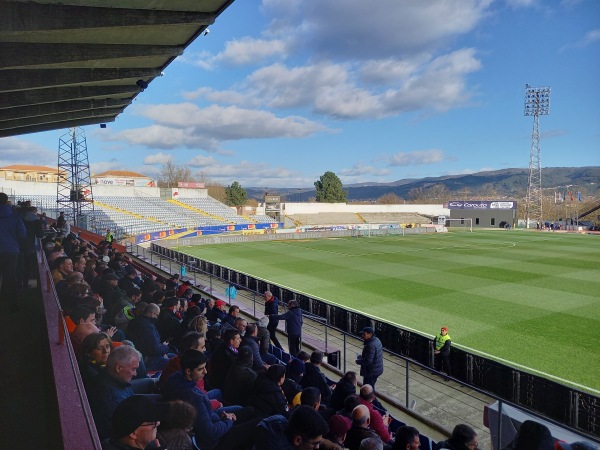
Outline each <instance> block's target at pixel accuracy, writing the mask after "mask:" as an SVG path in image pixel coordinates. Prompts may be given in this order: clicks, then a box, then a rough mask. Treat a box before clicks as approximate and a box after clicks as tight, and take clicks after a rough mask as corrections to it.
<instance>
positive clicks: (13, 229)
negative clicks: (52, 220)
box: [0, 192, 27, 312]
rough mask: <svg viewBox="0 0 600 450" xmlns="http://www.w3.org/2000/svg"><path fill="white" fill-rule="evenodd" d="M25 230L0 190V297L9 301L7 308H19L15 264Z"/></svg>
mask: <svg viewBox="0 0 600 450" xmlns="http://www.w3.org/2000/svg"><path fill="white" fill-rule="evenodd" d="M26 236H27V232H26V230H25V225H24V224H23V220H21V217H19V215H18V214H16V213H15V211H13V209H12V207H11V205H10V204H9V202H8V195H6V194H5V193H4V192H0V278H1V279H2V285H1V286H0V298H2V299H6V300H8V302H9V309H10V311H11V312H15V311H17V310H18V309H19V303H18V299H17V294H18V292H17V291H18V286H17V275H18V274H17V266H18V261H19V252H20V247H19V241H20V240H23V239H25V237H26Z"/></svg>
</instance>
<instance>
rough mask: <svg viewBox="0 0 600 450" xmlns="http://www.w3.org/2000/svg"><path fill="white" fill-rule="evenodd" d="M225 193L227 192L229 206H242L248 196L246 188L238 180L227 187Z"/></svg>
mask: <svg viewBox="0 0 600 450" xmlns="http://www.w3.org/2000/svg"><path fill="white" fill-rule="evenodd" d="M225 194H227V204H228V205H229V206H242V205H243V204H244V203H246V200H247V198H248V194H247V193H246V189H244V188H243V187H242V186H241V185H240V184H239V183H238V182H237V181H234V182H233V183H232V184H231V185H230V186H227V187H226V188H225Z"/></svg>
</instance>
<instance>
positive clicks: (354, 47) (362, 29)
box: [263, 0, 492, 60]
mask: <svg viewBox="0 0 600 450" xmlns="http://www.w3.org/2000/svg"><path fill="white" fill-rule="evenodd" d="M491 3H492V0H446V1H443V2H440V1H437V2H434V1H417V2H415V1H413V0H379V1H378V2H377V7H376V8H375V7H373V4H371V3H369V2H365V1H364V0H343V1H341V0H320V1H315V0H313V1H305V2H302V3H301V5H298V3H297V2H290V1H289V0H268V1H263V10H264V11H265V12H266V14H267V15H268V16H269V17H271V19H272V22H271V26H270V29H269V33H270V34H272V35H273V36H286V37H287V38H288V39H292V38H293V39H295V45H296V46H298V47H300V48H306V49H309V51H310V53H312V54H315V55H317V56H321V57H326V58H333V59H336V58H352V59H366V60H370V59H373V58H376V59H380V58H388V57H396V58H397V57H404V56H406V55H407V54H409V55H410V54H414V53H415V52H419V53H420V52H422V51H424V50H426V49H433V48H438V47H440V46H442V45H447V43H448V41H449V40H450V39H452V38H454V37H458V36H460V35H463V34H465V33H468V32H470V31H472V30H473V29H474V28H475V27H477V26H478V25H479V24H480V23H481V21H482V20H483V19H484V18H485V17H486V15H487V14H488V9H489V6H490V4H491Z"/></svg>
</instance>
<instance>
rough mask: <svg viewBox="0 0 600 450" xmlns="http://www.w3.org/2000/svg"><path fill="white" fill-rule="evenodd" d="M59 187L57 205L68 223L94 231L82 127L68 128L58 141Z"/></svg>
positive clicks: (89, 181) (88, 164)
mask: <svg viewBox="0 0 600 450" xmlns="http://www.w3.org/2000/svg"><path fill="white" fill-rule="evenodd" d="M58 172H59V176H58V187H57V195H56V202H57V207H58V210H59V211H63V212H64V213H65V217H66V218H67V221H68V222H69V223H70V224H73V225H75V226H77V227H80V228H85V229H89V230H93V229H95V220H94V217H95V215H94V196H93V195H92V183H91V178H90V163H89V160H88V151H87V144H86V141H85V132H84V131H83V128H79V127H75V128H69V132H68V133H66V134H64V135H62V136H61V137H60V139H59V140H58Z"/></svg>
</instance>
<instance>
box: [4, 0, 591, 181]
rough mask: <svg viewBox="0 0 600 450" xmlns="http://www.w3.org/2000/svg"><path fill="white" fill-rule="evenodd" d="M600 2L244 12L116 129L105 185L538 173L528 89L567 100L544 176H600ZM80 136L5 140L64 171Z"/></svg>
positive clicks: (336, 5) (509, 0)
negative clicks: (116, 176)
mask: <svg viewBox="0 0 600 450" xmlns="http://www.w3.org/2000/svg"><path fill="white" fill-rule="evenodd" d="M599 81H600V1H599V0H563V1H559V0H543V1H542V0H504V1H499V0H498V1H493V0H419V1H417V0H378V1H377V2H365V1H364V0H318V1H317V0H263V1H258V0H237V1H236V2H234V3H233V4H232V5H231V6H230V7H229V8H228V9H227V10H225V12H224V13H223V14H222V15H221V16H219V17H218V18H217V20H216V22H215V23H214V24H213V25H212V26H211V27H210V33H209V34H208V35H207V36H201V37H199V38H198V39H197V40H196V41H195V42H194V43H193V44H192V45H191V46H190V47H188V48H187V50H186V51H185V53H184V54H183V55H182V56H181V57H179V58H178V59H177V60H176V61H174V62H173V63H172V64H171V65H170V66H169V67H167V69H166V70H165V73H164V76H163V77H160V78H157V79H156V80H154V81H153V82H152V83H151V84H150V86H149V88H148V89H147V90H146V91H144V92H143V93H141V94H140V95H139V96H138V97H137V100H136V101H135V102H134V103H133V104H132V105H131V106H129V107H128V108H127V109H126V110H125V112H124V113H123V114H121V115H120V116H119V117H118V118H117V120H116V121H115V122H112V123H109V124H108V128H106V129H100V128H99V127H98V126H90V127H85V130H86V136H87V144H88V152H89V159H90V164H91V167H92V171H93V172H95V173H98V172H101V171H104V170H110V169H115V170H133V171H136V172H140V173H143V174H145V175H148V176H152V177H156V176H157V174H158V172H159V170H160V166H161V164H163V163H164V162H165V161H167V160H171V161H173V162H174V163H176V164H186V165H188V166H189V167H190V169H191V170H192V172H193V173H200V172H202V173H204V174H205V176H207V177H209V178H211V179H213V180H216V181H218V182H220V183H222V184H225V185H229V184H231V183H232V182H233V181H236V180H237V181H238V182H240V183H241V184H242V186H255V187H309V186H312V185H313V183H314V181H315V180H317V179H318V178H319V176H320V175H322V174H323V173H324V172H325V171H333V172H335V173H336V174H337V175H338V176H339V177H340V178H341V180H342V182H343V183H344V184H351V183H358V182H365V181H373V182H388V181H395V180H399V179H403V178H422V177H428V176H441V175H448V174H463V173H471V172H478V171H482V170H496V169H503V168H510V167H527V166H528V164H529V151H530V147H531V131H532V125H533V119H532V118H531V117H524V115H523V109H524V108H523V101H524V90H525V84H526V83H529V84H530V85H532V86H550V87H551V88H552V96H551V105H550V115H549V116H543V117H541V118H540V130H541V133H542V141H541V160H542V166H544V167H562V166H571V167H572V166H592V165H593V166H597V165H600V88H599ZM65 132H66V130H56V131H52V132H45V133H37V134H32V135H25V136H18V137H14V138H5V139H2V140H0V165H8V164H43V165H49V166H55V165H56V161H57V149H58V139H59V137H60V136H61V135H62V134H64V133H65Z"/></svg>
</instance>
